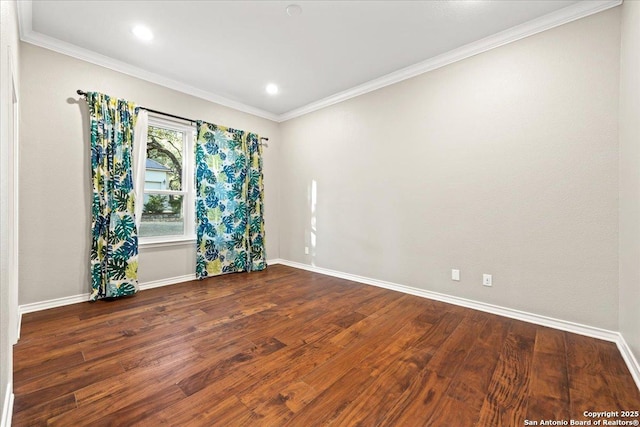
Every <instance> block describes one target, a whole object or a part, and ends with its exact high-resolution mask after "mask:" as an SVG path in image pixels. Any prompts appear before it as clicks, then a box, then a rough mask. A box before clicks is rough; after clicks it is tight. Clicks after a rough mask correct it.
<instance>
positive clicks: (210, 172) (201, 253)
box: [196, 121, 267, 279]
mask: <svg viewBox="0 0 640 427" xmlns="http://www.w3.org/2000/svg"><path fill="white" fill-rule="evenodd" d="M196 221H197V231H196V235H197V256H196V276H197V277H198V278H199V279H202V278H205V277H207V276H215V275H219V274H225V273H233V272H240V271H257V270H263V269H264V268H266V266H267V264H266V255H265V245H264V217H263V182H262V153H261V146H260V138H259V137H258V135H256V134H254V133H247V132H244V131H241V130H236V129H231V128H226V127H223V126H217V125H214V124H210V123H205V122H202V121H198V123H197V139H196Z"/></svg>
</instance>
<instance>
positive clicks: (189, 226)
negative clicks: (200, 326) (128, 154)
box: [138, 113, 196, 248]
mask: <svg viewBox="0 0 640 427" xmlns="http://www.w3.org/2000/svg"><path fill="white" fill-rule="evenodd" d="M152 126H153V127H158V128H162V129H168V130H173V131H177V132H182V134H183V140H182V143H183V146H182V189H181V190H148V191H147V190H145V189H144V183H143V184H142V194H143V196H142V200H143V201H144V196H145V195H146V194H160V195H167V196H180V195H181V196H183V198H182V215H183V218H184V228H183V233H182V234H174V235H168V236H148V237H141V236H138V246H139V247H141V248H153V247H163V246H175V245H187V244H191V243H193V242H195V241H196V233H195V230H196V228H195V227H196V224H195V222H196V218H195V216H196V209H195V207H196V191H195V190H196V187H195V133H196V127H195V125H194V124H192V123H190V122H186V121H182V120H177V119H171V118H168V117H166V116H162V115H159V114H155V113H149V123H148V127H152ZM146 159H147V157H146V153H145V162H146Z"/></svg>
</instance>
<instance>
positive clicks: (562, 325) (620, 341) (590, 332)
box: [270, 259, 640, 389]
mask: <svg viewBox="0 0 640 427" xmlns="http://www.w3.org/2000/svg"><path fill="white" fill-rule="evenodd" d="M270 264H282V265H286V266H289V267H293V268H299V269H302V270H307V271H312V272H314V273H320V274H324V275H327V276H333V277H338V278H340V279H346V280H351V281H353V282H358V283H363V284H365V285H372V286H377V287H380V288H385V289H390V290H393V291H398V292H402V293H405V294H409V295H415V296H418V297H423V298H428V299H432V300H436V301H441V302H445V303H449V304H453V305H458V306H461V307H466V308H471V309H474V310H479V311H484V312H486V313H491V314H497V315H498V316H504V317H509V318H511V319H516V320H522V321H523V322H528V323H534V324H536V325H541V326H546V327H549V328H553V329H559V330H561V331H566V332H572V333H575V334H579V335H585V336H588V337H592V338H597V339H601V340H605V341H610V342H613V343H616V345H617V346H618V350H619V351H620V353H621V355H622V358H623V359H624V361H625V363H626V364H627V367H628V368H629V371H630V372H631V376H632V377H633V379H634V381H635V383H636V385H637V387H638V389H640V364H638V361H637V360H636V358H635V357H634V355H633V352H632V351H631V348H630V347H629V345H628V344H627V342H626V341H625V339H624V337H623V336H622V335H621V334H620V333H619V332H616V331H609V330H607V329H601V328H596V327H593V326H589V325H583V324H580V323H575V322H569V321H566V320H561V319H555V318H552V317H547V316H541V315H539V314H534V313H528V312H526V311H520V310H514V309H512V308H507V307H501V306H498V305H493V304H487V303H484V302H479V301H474V300H469V299H466V298H460V297H456V296H452V295H447V294H441V293H438V292H432V291H427V290H424V289H419V288H414V287H411V286H405V285H400V284H397V283H392V282H386V281H383V280H377V279H372V278H369V277H363V276H358V275H355V274H350V273H343V272H341V271H335V270H330V269H327V268H322V267H316V266H312V265H308V264H302V263H299V262H294V261H288V260H284V259H275V260H272V261H271V262H270Z"/></svg>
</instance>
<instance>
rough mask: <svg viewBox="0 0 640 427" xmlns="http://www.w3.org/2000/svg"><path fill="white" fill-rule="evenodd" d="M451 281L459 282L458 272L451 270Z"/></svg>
mask: <svg viewBox="0 0 640 427" xmlns="http://www.w3.org/2000/svg"><path fill="white" fill-rule="evenodd" d="M451 280H455V281H460V270H456V269H455V268H454V269H452V270H451Z"/></svg>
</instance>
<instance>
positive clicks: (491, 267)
mask: <svg viewBox="0 0 640 427" xmlns="http://www.w3.org/2000/svg"><path fill="white" fill-rule="evenodd" d="M619 20H620V11H619V8H615V9H612V10H609V11H606V12H603V13H600V14H597V15H593V16H590V17H588V18H585V19H581V20H578V21H575V22H572V23H570V24H567V25H563V26H561V27H558V28H555V29H552V30H550V31H546V32H544V33H540V34H537V35H535V36H532V37H529V38H526V39H523V40H520V41H517V42H515V43H511V44H508V45H505V46H503V47H500V48H498V49H494V50H491V51H489V52H486V53H483V54H481V55H477V56H475V57H472V58H469V59H466V60H463V61H461V62H457V63H455V64H452V65H449V66H446V67H444V68H440V69H438V70H435V71H433V72H430V73H427V74H423V75H421V76H418V77H415V78H412V79H410V80H406V81H404V82H401V83H398V84H395V85H392V86H389V87H386V88H383V89H380V90H377V91H375V92H371V93H369V94H366V95H363V96H360V97H357V98H353V99H351V100H349V101H346V102H343V103H340V104H336V105H334V106H331V107H328V108H325V109H323V110H320V111H317V112H314V113H311V114H308V115H306V116H303V117H299V118H296V119H293V120H290V121H287V122H285V123H283V124H281V138H282V147H281V152H280V155H281V168H282V173H281V190H280V194H281V199H280V200H281V205H280V214H281V224H283V225H286V226H282V227H281V228H280V256H281V257H282V258H284V259H288V260H292V261H297V262H303V263H307V264H312V265H316V266H319V267H324V268H329V269H333V270H338V271H342V272H348V273H352V274H357V275H361V276H366V277H371V278H376V279H380V280H386V281H391V282H395V283H399V284H402V285H407V286H413V287H417V288H421V289H426V290H430V291H436V292H441V293H445V294H449V295H455V296H459V297H464V298H469V299H472V300H476V301H482V302H486V303H491V304H497V305H500V306H505V307H510V308H513V309H519V310H524V311H527V312H532V313H537V314H540V315H546V316H551V317H554V318H558V319H563V320H568V321H574V322H579V323H583V324H587V325H592V326H596V327H602V328H606V329H611V330H617V329H618V303H619V302H618V284H617V282H618V255H617V253H618V213H617V209H618V204H617V198H618V154H619V153H618V132H617V127H618V90H619V64H620V58H619V53H620V25H619ZM305 246H308V247H310V254H309V255H305V254H304V247H305ZM452 268H458V269H460V270H461V275H462V280H461V281H460V282H453V281H451V269H452ZM483 273H489V274H493V287H491V288H488V287H483V286H482V284H481V283H482V274H483Z"/></svg>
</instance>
